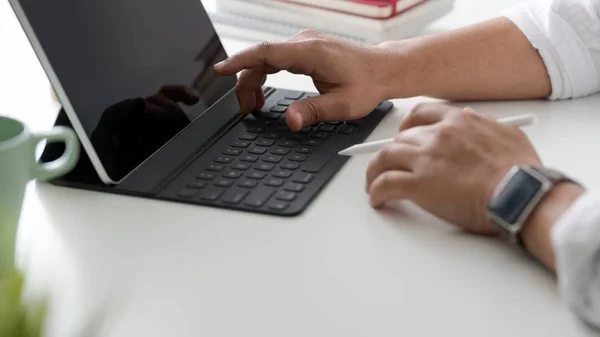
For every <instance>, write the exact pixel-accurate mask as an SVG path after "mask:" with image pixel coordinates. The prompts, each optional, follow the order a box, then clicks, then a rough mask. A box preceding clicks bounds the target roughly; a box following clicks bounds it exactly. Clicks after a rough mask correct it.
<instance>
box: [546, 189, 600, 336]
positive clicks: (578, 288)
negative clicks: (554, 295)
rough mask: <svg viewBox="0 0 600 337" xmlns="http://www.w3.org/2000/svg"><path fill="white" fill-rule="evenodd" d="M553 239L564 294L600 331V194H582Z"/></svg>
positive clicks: (582, 316)
mask: <svg viewBox="0 0 600 337" xmlns="http://www.w3.org/2000/svg"><path fill="white" fill-rule="evenodd" d="M552 243H553V246H554V249H555V251H556V271H557V274H558V282H559V289H560V293H561V295H562V297H563V298H564V300H565V301H566V303H567V305H568V306H569V307H570V308H571V309H572V310H573V312H575V314H576V315H577V316H578V317H579V318H580V319H581V320H582V321H584V322H586V323H588V324H589V325H591V326H593V327H595V328H597V329H599V331H600V195H594V194H590V193H586V194H584V195H583V196H582V197H580V198H579V199H578V200H577V201H576V202H575V203H574V204H573V206H572V207H570V208H569V210H568V211H567V212H566V213H565V214H563V216H561V218H560V219H559V220H558V221H557V223H556V224H555V225H554V227H553V229H552Z"/></svg>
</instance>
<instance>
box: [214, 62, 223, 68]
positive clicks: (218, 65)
mask: <svg viewBox="0 0 600 337" xmlns="http://www.w3.org/2000/svg"><path fill="white" fill-rule="evenodd" d="M224 63H225V61H221V62H219V63H217V64H215V68H221V67H222V66H223V64H224Z"/></svg>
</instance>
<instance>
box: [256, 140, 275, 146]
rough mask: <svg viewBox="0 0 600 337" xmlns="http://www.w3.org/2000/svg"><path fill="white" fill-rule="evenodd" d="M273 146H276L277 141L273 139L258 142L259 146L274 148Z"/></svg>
mask: <svg viewBox="0 0 600 337" xmlns="http://www.w3.org/2000/svg"><path fill="white" fill-rule="evenodd" d="M273 144H275V141H274V140H271V139H261V140H259V141H258V142H256V145H257V146H272V145H273Z"/></svg>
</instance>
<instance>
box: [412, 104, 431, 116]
mask: <svg viewBox="0 0 600 337" xmlns="http://www.w3.org/2000/svg"><path fill="white" fill-rule="evenodd" d="M428 105H429V103H419V104H417V105H415V106H414V107H413V108H412V110H411V111H410V112H409V113H408V115H414V114H419V113H421V112H423V111H425V110H426V108H427V106H428Z"/></svg>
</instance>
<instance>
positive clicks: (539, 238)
mask: <svg viewBox="0 0 600 337" xmlns="http://www.w3.org/2000/svg"><path fill="white" fill-rule="evenodd" d="M583 193H584V189H583V187H581V186H579V185H577V184H574V183H567V182H565V183H560V184H558V185H556V186H554V187H553V188H552V189H551V190H550V191H548V193H547V194H546V195H545V196H544V198H542V200H541V201H540V203H539V204H538V205H537V207H536V208H535V209H534V211H533V212H532V213H531V215H530V216H529V218H528V219H527V221H526V222H525V224H524V227H523V232H522V234H521V237H522V241H523V245H524V246H525V249H527V251H528V252H529V253H531V255H533V256H534V257H535V258H537V259H538V260H539V261H540V262H542V263H543V264H544V265H546V267H548V268H549V269H551V270H553V271H554V270H555V256H554V250H553V248H552V241H551V231H552V226H553V225H554V223H555V222H556V221H557V220H558V219H559V218H560V217H561V216H562V215H563V214H564V213H565V212H566V211H567V210H568V209H569V208H570V207H571V205H573V203H574V202H575V201H576V200H577V199H578V198H579V197H580V196H581V195H583Z"/></svg>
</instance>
